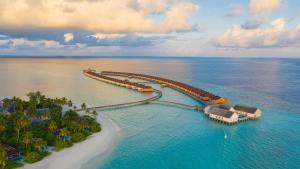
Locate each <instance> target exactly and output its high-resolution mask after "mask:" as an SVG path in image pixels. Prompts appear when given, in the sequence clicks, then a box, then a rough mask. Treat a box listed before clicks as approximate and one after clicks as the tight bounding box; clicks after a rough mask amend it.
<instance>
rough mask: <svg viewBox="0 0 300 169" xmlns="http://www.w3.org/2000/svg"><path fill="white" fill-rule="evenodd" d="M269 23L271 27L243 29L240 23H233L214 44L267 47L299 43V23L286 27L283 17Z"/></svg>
mask: <svg viewBox="0 0 300 169" xmlns="http://www.w3.org/2000/svg"><path fill="white" fill-rule="evenodd" d="M270 24H271V27H269V28H266V29H262V28H258V29H243V28H242V27H241V25H234V26H233V27H232V28H230V29H229V30H227V31H226V32H225V33H223V34H222V35H221V36H219V37H218V38H216V40H215V45H216V46H218V47H225V48H269V47H288V46H297V45H299V44H300V25H299V26H297V27H295V28H293V29H286V28H285V20H284V19H277V20H274V21H273V22H271V23H270Z"/></svg>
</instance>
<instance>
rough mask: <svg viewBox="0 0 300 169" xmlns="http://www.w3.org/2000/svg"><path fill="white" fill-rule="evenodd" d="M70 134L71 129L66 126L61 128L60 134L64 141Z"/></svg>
mask: <svg viewBox="0 0 300 169" xmlns="http://www.w3.org/2000/svg"><path fill="white" fill-rule="evenodd" d="M68 134H69V131H68V129H67V128H66V127H65V128H63V129H60V131H59V136H60V137H62V138H63V140H64V141H65V136H67V135H68Z"/></svg>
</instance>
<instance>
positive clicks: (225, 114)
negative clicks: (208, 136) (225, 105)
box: [208, 107, 239, 124]
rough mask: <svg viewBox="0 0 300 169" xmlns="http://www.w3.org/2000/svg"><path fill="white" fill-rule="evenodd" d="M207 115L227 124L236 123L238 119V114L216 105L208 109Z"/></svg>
mask: <svg viewBox="0 0 300 169" xmlns="http://www.w3.org/2000/svg"><path fill="white" fill-rule="evenodd" d="M208 117H209V118H212V119H215V120H218V121H222V122H225V123H229V124H231V123H237V122H238V120H239V116H238V114H237V113H235V112H233V111H230V110H226V109H221V108H218V107H215V108H212V109H210V110H209V113H208Z"/></svg>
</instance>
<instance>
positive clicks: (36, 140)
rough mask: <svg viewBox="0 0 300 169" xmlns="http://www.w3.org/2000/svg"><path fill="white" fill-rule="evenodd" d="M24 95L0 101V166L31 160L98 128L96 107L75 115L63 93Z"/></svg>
mask: <svg viewBox="0 0 300 169" xmlns="http://www.w3.org/2000/svg"><path fill="white" fill-rule="evenodd" d="M27 96H28V99H26V100H22V99H20V98H18V97H13V98H12V99H4V100H2V101H1V102H0V142H1V144H0V168H2V169H10V168H17V167H20V166H22V165H23V163H24V162H27V163H34V162H37V161H39V160H42V159H43V158H44V157H46V156H47V155H49V154H50V153H51V151H52V150H54V151H59V150H62V149H64V148H66V147H70V146H72V145H73V144H74V143H76V142H80V141H83V140H85V139H86V138H87V137H88V136H89V135H91V134H92V133H95V132H100V131H101V127H100V124H99V123H98V122H97V121H96V119H95V118H96V115H97V113H96V111H92V112H90V111H88V110H87V108H86V104H85V103H83V104H82V105H81V108H82V109H86V113H84V114H81V115H79V114H78V113H77V111H76V110H75V109H76V106H74V105H73V103H72V101H71V100H68V99H67V98H65V97H62V98H54V99H53V98H48V97H46V96H45V95H43V94H42V93H41V92H30V93H28V94H27Z"/></svg>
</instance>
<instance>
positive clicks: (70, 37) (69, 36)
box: [64, 33, 74, 43]
mask: <svg viewBox="0 0 300 169" xmlns="http://www.w3.org/2000/svg"><path fill="white" fill-rule="evenodd" d="M64 39H65V42H67V43H68V42H70V41H72V40H73V39H74V35H73V33H66V34H64Z"/></svg>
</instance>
